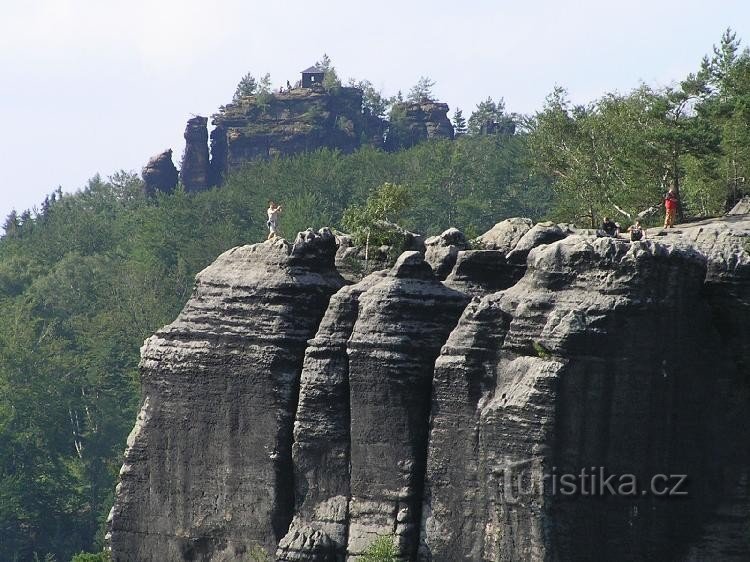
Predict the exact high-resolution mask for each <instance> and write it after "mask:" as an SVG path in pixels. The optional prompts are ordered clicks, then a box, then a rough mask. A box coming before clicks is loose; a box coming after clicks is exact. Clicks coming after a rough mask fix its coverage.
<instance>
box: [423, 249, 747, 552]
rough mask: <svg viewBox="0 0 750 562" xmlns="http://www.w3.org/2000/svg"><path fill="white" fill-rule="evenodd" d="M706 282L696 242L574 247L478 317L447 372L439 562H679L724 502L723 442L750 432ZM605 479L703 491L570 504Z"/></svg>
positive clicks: (535, 268)
mask: <svg viewBox="0 0 750 562" xmlns="http://www.w3.org/2000/svg"><path fill="white" fill-rule="evenodd" d="M705 272H706V258H705V257H704V256H703V255H702V254H701V253H700V252H698V251H696V250H695V249H694V248H692V247H685V248H683V249H674V248H670V247H667V246H662V245H659V244H655V243H653V242H646V243H633V244H631V243H629V242H625V241H617V240H612V239H608V238H600V239H593V240H592V239H591V238H586V237H581V236H571V237H569V238H566V239H564V240H562V241H559V242H557V243H553V244H550V245H546V246H542V247H538V248H536V249H533V250H531V252H530V254H529V256H528V271H527V272H526V274H525V276H524V277H523V278H522V279H521V281H519V282H518V283H517V284H516V285H514V286H513V287H511V288H509V289H507V290H505V291H501V292H498V293H495V294H492V295H489V296H487V297H484V298H483V299H482V300H481V301H474V302H473V303H472V304H471V305H470V306H469V307H467V309H466V311H465V312H464V314H463V316H462V318H461V320H460V322H459V325H458V327H457V328H456V330H454V332H453V333H452V334H451V336H450V338H449V340H448V343H447V344H446V345H445V347H444V348H443V351H442V353H441V356H440V357H439V358H438V360H437V362H436V367H435V380H434V401H433V408H432V411H433V415H432V423H431V433H430V444H429V456H428V469H427V485H426V486H427V490H426V494H425V495H426V500H425V505H424V515H423V530H422V539H423V543H422V547H421V557H422V558H423V559H425V560H435V561H437V560H452V561H454V560H472V561H478V560H488V561H489V560H623V561H625V560H652V559H674V557H675V556H676V555H677V553H678V552H679V551H680V548H684V546H680V545H685V544H687V543H689V541H690V540H691V539H692V537H693V536H694V533H695V532H696V530H697V529H699V528H700V527H701V525H703V524H704V523H705V521H706V520H707V519H709V516H708V512H709V511H710V509H709V507H710V506H711V505H712V503H713V502H715V501H716V498H715V496H714V493H715V490H716V489H717V488H720V487H721V486H720V485H721V483H722V480H723V477H724V476H725V475H723V474H721V467H720V463H717V462H716V459H717V458H726V457H727V455H729V454H731V451H732V450H733V449H734V447H733V446H727V445H726V441H721V437H720V436H722V437H723V438H724V439H727V440H728V441H732V442H734V443H739V442H743V439H744V438H745V437H746V436H745V435H743V434H741V433H739V432H738V431H737V430H736V429H735V426H734V425H733V423H732V419H731V416H730V415H727V413H726V411H725V409H724V407H723V404H725V402H726V399H727V398H728V396H727V389H728V388H729V387H731V386H733V385H737V384H738V382H739V381H740V380H741V377H738V372H737V370H736V368H735V366H734V365H733V364H732V361H730V360H728V357H727V356H726V355H725V354H724V353H723V350H722V344H721V338H720V337H719V336H718V334H717V332H716V330H715V329H714V328H713V326H712V323H711V313H710V310H709V308H708V306H707V303H706V302H705V301H704V300H702V297H701V295H702V291H703V283H704V278H705ZM717 362H718V364H717ZM708 372H712V373H714V376H712V377H707V376H706V374H707V373H708ZM739 386H742V385H739ZM745 386H746V384H745ZM699 420H700V421H699ZM699 451H701V452H699ZM588 467H597V468H598V467H604V469H605V470H606V471H607V474H617V475H618V476H619V475H623V474H633V475H636V476H637V478H638V482H639V483H643V482H649V479H650V478H651V477H652V476H653V475H654V474H658V473H665V474H689V475H690V478H691V487H690V496H689V498H680V501H677V500H675V499H673V500H672V501H669V500H666V501H665V500H664V498H655V497H654V496H653V495H652V494H649V495H647V496H641V495H640V490H639V493H638V495H637V497H619V498H617V497H595V496H596V495H597V494H594V496H585V495H581V494H578V495H577V496H576V497H573V498H569V497H562V496H561V495H560V493H559V485H560V483H559V481H558V482H557V486H558V491H557V492H556V493H555V492H553V489H552V487H551V486H552V481H553V479H552V475H553V474H557V475H561V474H579V473H580V472H581V470H582V469H585V470H588V469H589V468H588ZM519 477H520V478H522V483H521V484H520V485H519V484H518V482H519V480H518V478H519ZM589 486H590V484H589ZM734 546H735V547H737V544H736V543H735V544H734ZM744 549H745V550H744V552H746V553H747V552H748V545H747V541H745V544H744Z"/></svg>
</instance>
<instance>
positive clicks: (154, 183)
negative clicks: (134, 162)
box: [141, 148, 178, 196]
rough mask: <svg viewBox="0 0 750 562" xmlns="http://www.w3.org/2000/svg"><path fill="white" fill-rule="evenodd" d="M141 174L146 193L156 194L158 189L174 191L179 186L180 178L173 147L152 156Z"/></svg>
mask: <svg viewBox="0 0 750 562" xmlns="http://www.w3.org/2000/svg"><path fill="white" fill-rule="evenodd" d="M141 176H142V177H143V184H144V185H143V188H144V191H145V192H146V195H148V196H151V195H154V194H155V193H156V192H157V191H163V192H164V193H172V191H174V188H175V187H176V186H177V179H178V173H177V168H175V165H174V162H172V149H171V148H170V149H169V150H165V151H164V152H162V153H160V154H157V155H156V156H153V157H152V158H150V159H149V161H148V163H147V164H146V165H145V166H144V167H143V170H142V171H141Z"/></svg>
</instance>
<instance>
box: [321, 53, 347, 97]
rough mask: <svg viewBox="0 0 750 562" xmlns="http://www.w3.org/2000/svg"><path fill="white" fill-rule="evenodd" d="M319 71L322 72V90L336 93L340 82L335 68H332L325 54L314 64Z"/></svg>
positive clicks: (331, 62)
mask: <svg viewBox="0 0 750 562" xmlns="http://www.w3.org/2000/svg"><path fill="white" fill-rule="evenodd" d="M315 66H317V67H318V68H319V69H320V70H322V71H323V88H325V89H326V91H328V92H336V91H337V90H338V89H339V88H341V80H340V79H339V76H338V74H337V73H336V67H335V66H333V61H332V60H331V57H329V56H328V55H327V54H326V53H323V58H321V59H320V60H319V61H318V62H316V63H315Z"/></svg>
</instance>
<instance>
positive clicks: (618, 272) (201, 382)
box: [108, 214, 750, 562]
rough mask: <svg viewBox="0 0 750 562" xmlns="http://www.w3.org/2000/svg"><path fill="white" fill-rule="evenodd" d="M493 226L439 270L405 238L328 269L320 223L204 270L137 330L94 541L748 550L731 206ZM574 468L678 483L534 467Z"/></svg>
mask: <svg viewBox="0 0 750 562" xmlns="http://www.w3.org/2000/svg"><path fill="white" fill-rule="evenodd" d="M534 229H536V230H534ZM444 234H445V233H444ZM495 235H496V236H495V237H494V242H492V243H493V244H497V247H498V249H495V250H461V251H459V252H458V253H457V256H456V263H455V265H454V266H453V269H452V271H451V273H450V275H449V276H448V277H447V279H446V281H445V282H444V283H442V282H440V281H439V280H438V279H437V277H436V275H435V273H434V271H433V268H432V267H431V266H430V264H429V263H428V262H427V261H426V260H425V257H424V256H423V254H422V253H421V252H420V251H418V250H417V249H416V248H415V249H412V250H410V251H407V252H404V253H402V254H400V255H399V257H398V259H397V260H395V263H394V264H393V266H392V267H391V268H390V269H389V270H387V271H381V272H378V273H374V274H372V275H369V276H367V277H365V278H364V279H363V280H362V281H361V282H359V283H357V284H354V285H350V286H346V287H343V284H344V280H343V279H342V278H341V277H340V276H339V275H338V273H337V272H336V271H335V269H334V265H335V264H338V263H339V255H338V254H339V253H345V252H356V251H358V249H357V248H356V247H354V246H353V245H352V244H351V240H350V239H347V237H346V236H344V235H340V234H339V235H338V236H337V237H334V235H333V234H332V233H331V232H330V231H329V230H328V229H322V230H321V231H319V232H317V233H315V232H313V231H311V230H308V231H305V232H302V233H300V234H299V235H298V237H297V239H296V240H295V241H294V242H293V243H288V242H286V241H284V240H278V241H275V242H267V243H264V244H257V245H254V246H244V247H242V248H235V249H233V250H230V251H229V252H227V253H225V254H223V255H222V256H220V257H219V258H218V259H217V261H216V262H215V263H214V264H213V265H211V266H210V267H208V268H207V269H206V270H204V271H203V272H201V274H199V276H198V278H197V284H196V289H195V292H194V295H193V297H192V298H191V300H190V301H189V302H188V304H187V305H186V307H185V309H184V310H183V312H182V313H181V314H180V316H179V317H178V319H177V320H175V322H174V323H172V324H171V325H170V326H167V327H165V328H163V329H162V330H160V331H159V332H157V334H156V335H155V336H153V337H152V338H150V339H149V340H147V342H146V345H144V347H143V350H142V363H141V369H142V382H143V393H144V394H143V396H144V400H143V407H142V409H141V412H140V413H139V416H138V420H137V422H136V425H135V428H134V430H133V432H132V434H131V436H130V438H129V440H128V449H127V452H126V456H125V462H124V465H123V468H122V471H121V482H120V484H119V485H118V489H117V493H116V501H115V506H114V508H113V510H112V513H111V517H110V520H109V523H108V526H109V531H110V532H109V538H108V540H109V543H110V544H111V546H112V551H113V555H114V559H115V560H116V561H117V562H124V561H138V562H141V561H145V562H149V561H151V560H154V561H155V560H182V559H193V560H196V559H200V560H204V561H207V562H218V561H224V560H236V559H241V558H242V557H243V556H244V557H246V558H247V557H248V556H250V555H253V553H254V552H255V549H257V548H262V549H263V551H264V552H266V553H267V554H269V555H272V554H274V553H275V555H276V557H277V560H280V561H285V562H291V561H302V560H305V561H311V562H315V561H318V562H320V561H331V562H333V561H335V562H344V560H356V559H357V558H358V557H360V556H361V555H362V553H363V552H364V551H365V549H366V548H367V547H368V546H369V545H370V544H371V543H372V542H373V541H374V540H375V539H376V538H377V537H379V536H384V535H385V536H389V537H391V538H392V539H393V541H394V544H395V545H396V547H397V550H398V556H399V559H400V560H415V559H417V558H418V559H420V560H422V561H425V562H427V561H434V562H443V561H450V562H453V561H459V560H467V561H496V560H528V561H531V560H592V561H593V560H605V559H606V560H613V561H615V562H620V561H622V562H625V561H631V560H643V561H646V560H674V559H686V560H690V561H698V560H725V559H726V560H741V559H747V558H748V556H749V555H750V540H749V537H748V536H747V533H746V532H745V531H746V529H747V527H748V525H750V511H748V509H747V506H748V505H750V494H748V492H747V489H748V487H747V485H748V482H750V451H749V450H748V448H747V446H746V444H747V443H748V442H750V428H748V425H747V423H746V418H747V410H748V406H749V405H750V376H749V373H750V343H748V342H750V331H749V330H748V327H749V324H750V322H749V319H750V215H743V214H735V215H729V216H727V217H724V218H721V219H713V220H707V221H701V222H699V223H691V224H683V225H679V227H678V228H675V229H673V230H668V231H666V232H663V233H660V234H659V233H652V232H650V233H649V239H648V240H645V241H639V242H632V243H631V242H629V241H627V240H624V239H612V238H597V237H596V233H595V232H591V233H590V232H585V231H584V232H582V231H579V230H575V229H573V228H570V227H566V226H565V225H563V226H560V225H554V224H552V223H542V224H540V225H536V226H534V227H533V228H532V227H531V225H530V221H529V222H527V221H525V220H523V219H517V220H511V221H507V222H506V224H505V225H504V226H503V227H502V228H497V229H495ZM452 236H453V234H451V235H446V236H445V237H444V241H438V242H437V243H436V242H435V241H434V240H428V241H427V243H426V247H427V249H428V251H429V248H431V247H447V246H450V245H452V244H451V242H452V241H455V240H456V238H453V237H452ZM555 238H561V239H559V240H557V241H554V239H555ZM443 244H446V245H447V246H443ZM337 248H338V249H337ZM378 251H390V250H389V249H388V248H385V249H378ZM435 263H438V264H440V263H443V262H442V261H439V260H438V261H436V262H435ZM331 295H333V296H331ZM470 296H471V297H474V298H473V300H471V302H469V300H470ZM313 336H314V337H313ZM293 420H294V423H292V421H293ZM592 466H593V467H603V470H605V471H606V474H616V475H618V476H619V475H624V474H633V475H635V476H636V477H637V479H638V482H639V483H648V482H650V478H651V477H652V476H653V475H654V474H659V473H666V474H688V475H689V482H688V484H687V486H688V492H689V495H688V497H686V498H679V500H678V499H675V498H668V499H667V498H657V497H655V496H653V495H652V494H647V495H645V496H642V495H640V494H638V495H636V496H635V497H629V496H622V495H621V496H619V497H612V496H610V497H604V498H602V497H595V496H591V495H587V494H579V495H578V496H575V497H573V498H569V497H564V496H563V495H561V493H560V488H559V486H560V480H559V478H558V480H557V481H556V482H557V484H556V485H557V486H558V488H557V490H555V489H554V488H553V485H554V482H555V480H554V476H555V475H558V476H560V475H562V474H575V475H577V474H579V473H580V472H581V470H582V469H587V470H588V468H590V467H592ZM587 467H588V468H587ZM518 476H520V477H521V484H520V487H519V484H518V482H519V481H518V480H517V477H518ZM576 482H577V484H579V485H580V484H581V481H580V480H576ZM589 483H591V480H589ZM605 491H606V490H605Z"/></svg>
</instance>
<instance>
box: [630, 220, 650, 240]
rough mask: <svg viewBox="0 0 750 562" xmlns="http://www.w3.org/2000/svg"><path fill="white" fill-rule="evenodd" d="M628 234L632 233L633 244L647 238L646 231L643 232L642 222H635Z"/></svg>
mask: <svg viewBox="0 0 750 562" xmlns="http://www.w3.org/2000/svg"><path fill="white" fill-rule="evenodd" d="M628 232H629V233H630V241H631V242H637V241H638V240H642V239H644V238H645V237H646V231H645V230H643V227H642V226H641V221H635V224H633V225H632V226H631V227H629V228H628Z"/></svg>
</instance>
